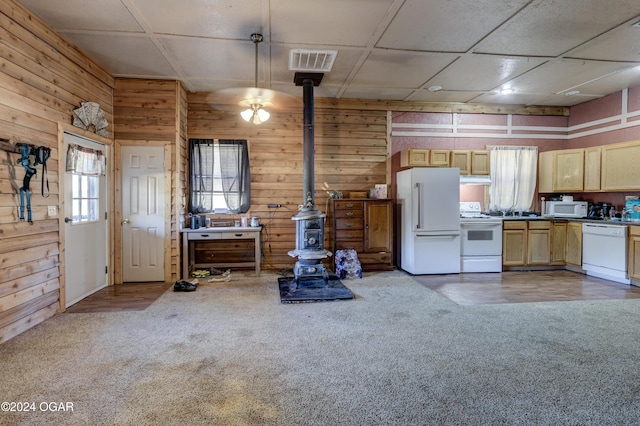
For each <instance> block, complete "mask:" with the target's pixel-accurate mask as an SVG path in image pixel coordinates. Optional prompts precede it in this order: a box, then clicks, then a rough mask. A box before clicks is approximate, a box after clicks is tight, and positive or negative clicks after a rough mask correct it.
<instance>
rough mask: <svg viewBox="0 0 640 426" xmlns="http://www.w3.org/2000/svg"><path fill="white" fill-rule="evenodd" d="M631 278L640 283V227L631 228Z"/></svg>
mask: <svg viewBox="0 0 640 426" xmlns="http://www.w3.org/2000/svg"><path fill="white" fill-rule="evenodd" d="M628 254H629V268H628V271H627V272H628V274H629V278H631V279H633V280H639V281H640V226H630V227H629V253H628Z"/></svg>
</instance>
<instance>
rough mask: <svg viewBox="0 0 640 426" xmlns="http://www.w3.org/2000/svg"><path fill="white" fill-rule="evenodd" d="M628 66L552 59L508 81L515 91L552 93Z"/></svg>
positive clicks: (569, 88) (613, 63)
mask: <svg viewBox="0 0 640 426" xmlns="http://www.w3.org/2000/svg"><path fill="white" fill-rule="evenodd" d="M628 66H629V65H628V64H624V63H615V62H597V61H580V60H575V59H562V60H553V61H549V62H547V63H546V64H544V65H542V66H540V67H538V68H536V69H534V70H532V71H530V72H528V73H526V74H524V75H523V76H521V77H518V78H516V79H514V80H513V81H511V82H510V83H511V86H512V87H513V88H514V89H515V90H516V91H517V92H525V93H543V94H553V93H557V92H565V91H570V90H573V89H574V88H575V87H578V86H580V85H582V84H584V83H585V82H587V81H592V80H595V79H598V78H601V77H603V76H606V75H608V74H611V73H613V72H617V71H620V70H623V69H625V68H627V67H628ZM602 94H604V93H602Z"/></svg>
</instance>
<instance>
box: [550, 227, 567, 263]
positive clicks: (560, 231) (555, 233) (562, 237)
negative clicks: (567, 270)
mask: <svg viewBox="0 0 640 426" xmlns="http://www.w3.org/2000/svg"><path fill="white" fill-rule="evenodd" d="M566 246H567V222H553V223H552V225H551V264H552V265H564V264H565V252H566Z"/></svg>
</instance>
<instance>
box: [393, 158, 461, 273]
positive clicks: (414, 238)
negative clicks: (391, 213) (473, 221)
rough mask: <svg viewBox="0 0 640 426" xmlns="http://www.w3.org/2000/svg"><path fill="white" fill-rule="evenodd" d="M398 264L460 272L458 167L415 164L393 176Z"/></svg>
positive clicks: (428, 270) (422, 269) (412, 269)
mask: <svg viewBox="0 0 640 426" xmlns="http://www.w3.org/2000/svg"><path fill="white" fill-rule="evenodd" d="M396 184H397V188H396V194H397V196H396V197H397V205H398V219H399V221H400V223H399V226H398V229H399V236H400V245H399V248H400V253H399V255H400V267H401V268H402V269H403V270H405V271H407V272H409V273H410V274H414V275H420V274H457V273H460V169H458V168H439V167H414V168H411V169H407V170H403V171H400V172H398V173H397V175H396Z"/></svg>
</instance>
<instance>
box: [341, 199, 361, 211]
mask: <svg viewBox="0 0 640 426" xmlns="http://www.w3.org/2000/svg"><path fill="white" fill-rule="evenodd" d="M335 208H336V210H348V209H354V210H357V209H359V210H362V209H363V208H364V201H347V200H343V201H336V202H335Z"/></svg>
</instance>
